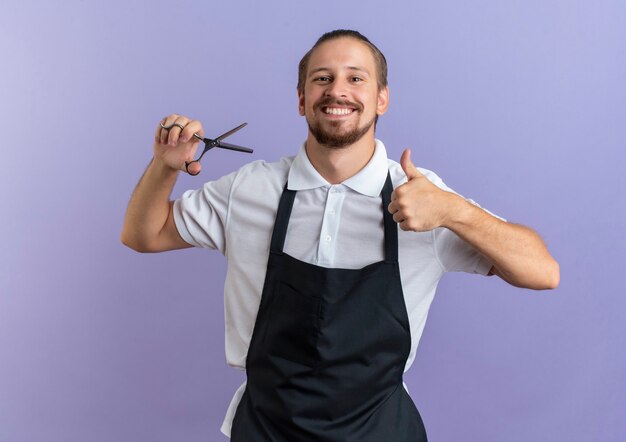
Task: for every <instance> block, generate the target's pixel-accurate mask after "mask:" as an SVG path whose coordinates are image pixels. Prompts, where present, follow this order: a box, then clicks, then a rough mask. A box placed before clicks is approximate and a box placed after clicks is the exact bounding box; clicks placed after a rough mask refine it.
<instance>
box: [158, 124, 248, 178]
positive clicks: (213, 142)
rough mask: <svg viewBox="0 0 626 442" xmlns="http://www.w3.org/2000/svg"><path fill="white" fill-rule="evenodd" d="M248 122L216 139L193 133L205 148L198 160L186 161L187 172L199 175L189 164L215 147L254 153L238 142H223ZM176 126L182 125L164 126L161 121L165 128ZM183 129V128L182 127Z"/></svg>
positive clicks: (200, 157)
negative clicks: (192, 171) (237, 143)
mask: <svg viewBox="0 0 626 442" xmlns="http://www.w3.org/2000/svg"><path fill="white" fill-rule="evenodd" d="M247 124H248V123H243V124H240V125H239V126H237V127H236V128H234V129H231V130H229V131H228V132H226V133H224V134H222V135H220V136H219V137H217V138H215V139H211V138H202V137H201V136H200V135H198V134H193V136H194V137H196V138H197V139H199V140H200V141H202V142H204V150H203V151H202V153H201V154H200V156H199V157H198V159H197V160H193V161H185V169H186V170H187V173H188V174H189V175H193V176H195V175H198V173H200V172H198V173H191V172H189V165H190V164H191V163H196V162H199V161H200V159H202V156H203V155H204V154H205V153H207V151H209V150H210V149H213V148H214V147H221V148H222V149H228V150H236V151H237V152H245V153H252V152H254V150H252V149H250V148H249V147H243V146H237V145H236V144H230V143H222V140H223V139H224V138H226V137H229V136H231V135H232V134H234V133H235V132H237V131H238V130H239V129H241V128H243V127H245V126H246V125H247ZM174 126H178V127H180V126H181V125H179V124H177V123H172V124H170V125H169V126H164V125H163V123H161V127H162V128H163V129H166V130H170V129H171V128H172V127H174ZM181 129H182V128H181Z"/></svg>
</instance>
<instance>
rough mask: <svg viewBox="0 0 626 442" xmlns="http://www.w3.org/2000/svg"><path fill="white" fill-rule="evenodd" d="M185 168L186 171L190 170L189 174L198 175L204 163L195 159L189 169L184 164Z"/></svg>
mask: <svg viewBox="0 0 626 442" xmlns="http://www.w3.org/2000/svg"><path fill="white" fill-rule="evenodd" d="M183 170H185V172H188V173H189V175H198V174H199V173H200V171H201V170H202V165H201V164H200V163H199V162H198V161H193V162H191V163H189V166H188V167H187V169H185V167H184V166H183Z"/></svg>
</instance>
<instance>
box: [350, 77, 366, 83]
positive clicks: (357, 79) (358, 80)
mask: <svg viewBox="0 0 626 442" xmlns="http://www.w3.org/2000/svg"><path fill="white" fill-rule="evenodd" d="M352 81H353V82H354V83H358V82H360V81H363V79H362V78H361V77H356V76H355V77H352Z"/></svg>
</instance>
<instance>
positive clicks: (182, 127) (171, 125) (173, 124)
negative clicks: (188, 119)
mask: <svg viewBox="0 0 626 442" xmlns="http://www.w3.org/2000/svg"><path fill="white" fill-rule="evenodd" d="M160 124H161V127H162V128H163V129H165V130H170V129H171V128H172V127H174V126H176V127H180V130H183V129H184V128H185V126H183V125H182V124H180V123H172V124H170V125H169V126H163V123H160Z"/></svg>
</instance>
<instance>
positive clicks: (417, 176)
mask: <svg viewBox="0 0 626 442" xmlns="http://www.w3.org/2000/svg"><path fill="white" fill-rule="evenodd" d="M400 166H402V170H404V173H405V174H406V177H407V179H408V181H407V182H406V183H404V184H402V185H400V186H398V187H396V189H395V190H394V191H393V192H392V194H391V203H390V204H389V207H388V210H389V213H391V214H392V215H393V220H394V221H395V222H397V223H398V224H400V228H401V229H402V230H412V231H415V232H425V231H428V230H432V229H434V228H437V227H442V226H444V225H445V223H446V221H447V217H448V214H449V213H450V211H451V210H452V207H453V205H454V202H455V200H454V198H455V197H456V196H457V195H455V194H453V193H451V192H446V191H445V190H442V189H440V188H439V187H437V186H436V185H434V184H433V183H432V182H430V180H429V179H428V178H426V177H425V176H424V175H423V174H422V173H421V172H420V171H419V170H417V169H416V168H415V166H414V165H413V163H412V162H411V151H410V150H409V149H405V150H404V152H402V157H401V158H400Z"/></svg>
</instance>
